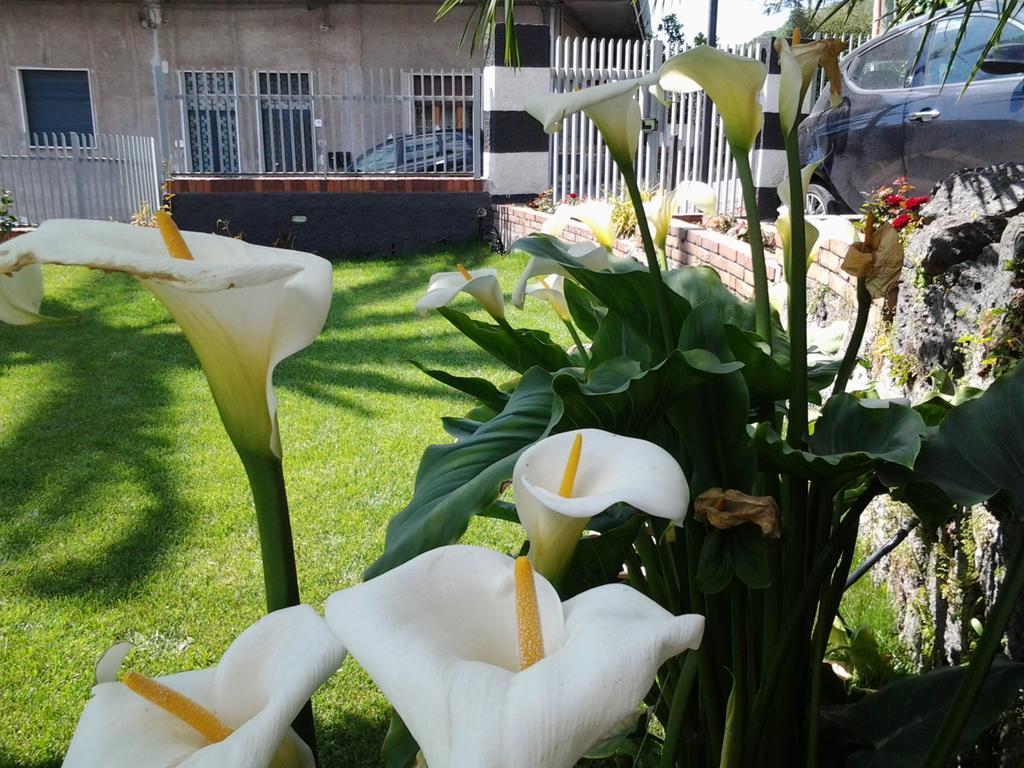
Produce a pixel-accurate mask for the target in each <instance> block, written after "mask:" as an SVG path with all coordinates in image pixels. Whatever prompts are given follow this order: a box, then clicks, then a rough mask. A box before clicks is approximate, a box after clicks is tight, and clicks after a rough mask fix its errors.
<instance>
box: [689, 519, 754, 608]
mask: <svg viewBox="0 0 1024 768" xmlns="http://www.w3.org/2000/svg"><path fill="white" fill-rule="evenodd" d="M733 576H735V577H736V578H738V579H739V580H740V581H742V582H743V583H744V584H746V585H747V586H748V587H751V588H752V589H767V588H768V587H770V586H771V583H772V575H771V569H770V568H769V566H768V544H767V542H766V541H765V540H764V536H762V535H761V529H760V528H758V527H757V526H756V525H754V524H753V523H744V524H743V525H739V526H737V527H735V528H730V529H728V530H719V529H717V528H712V529H711V530H710V531H709V532H708V535H707V536H705V537H704V541H703V543H702V544H701V548H700V558H699V559H698V562H697V588H698V589H700V590H701V591H702V592H704V593H705V594H709V595H717V594H718V593H719V592H722V591H723V590H724V589H725V588H726V587H728V586H729V584H730V583H731V582H732V578H733Z"/></svg>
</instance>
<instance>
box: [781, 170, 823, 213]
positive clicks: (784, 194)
mask: <svg viewBox="0 0 1024 768" xmlns="http://www.w3.org/2000/svg"><path fill="white" fill-rule="evenodd" d="M819 165H821V161H820V160H815V161H814V162H813V163H808V164H807V165H805V166H804V167H803V168H801V169H800V188H801V189H802V190H803V194H802V196H801V201H803V200H804V199H805V198H806V197H807V189H808V188H809V187H810V184H811V179H813V178H814V172H815V171H816V170H818V166H819ZM775 191H776V192H777V193H778V195H779V198H780V199H781V200H782V204H783V205H785V206H787V207H788V206H791V205H793V198H792V196H791V195H790V193H789V175H788V174H787V175H786V176H785V177H784V178H783V179H782V181H780V182H779V184H778V186H776V187H775Z"/></svg>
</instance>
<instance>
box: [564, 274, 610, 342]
mask: <svg viewBox="0 0 1024 768" xmlns="http://www.w3.org/2000/svg"><path fill="white" fill-rule="evenodd" d="M563 285H564V286H565V303H566V304H567V305H568V306H569V315H570V316H571V317H572V321H573V322H574V323H575V324H576V327H577V328H579V329H580V331H582V332H583V334H585V335H586V336H587V337H588V338H591V339H593V338H594V336H595V334H597V329H598V327H599V326H600V325H601V321H602V320H603V319H604V317H605V315H607V314H608V310H607V309H606V308H605V307H602V306H601V305H600V304H599V303H598V301H597V299H595V298H594V297H593V296H592V295H591V293H590V291H588V290H586V289H585V288H583V287H581V286H580V285H578V284H577V283H574V282H573V281H572V280H566V281H565V283H564V284H563Z"/></svg>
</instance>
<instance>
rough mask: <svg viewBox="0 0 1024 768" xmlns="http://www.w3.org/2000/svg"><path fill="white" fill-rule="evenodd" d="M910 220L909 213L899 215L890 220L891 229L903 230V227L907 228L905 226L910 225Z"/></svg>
mask: <svg viewBox="0 0 1024 768" xmlns="http://www.w3.org/2000/svg"><path fill="white" fill-rule="evenodd" d="M910 218H911V216H910V214H909V213H901V214H900V215H899V216H897V217H896V218H895V219H893V220H892V228H893V229H903V228H904V227H905V226H907V224H909V223H910Z"/></svg>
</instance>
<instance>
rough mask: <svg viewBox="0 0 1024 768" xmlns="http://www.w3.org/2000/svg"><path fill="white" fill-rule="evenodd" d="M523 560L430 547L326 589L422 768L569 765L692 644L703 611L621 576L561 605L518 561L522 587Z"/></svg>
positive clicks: (344, 633)
mask: <svg viewBox="0 0 1024 768" xmlns="http://www.w3.org/2000/svg"><path fill="white" fill-rule="evenodd" d="M521 564H525V563H522V562H521V561H520V562H517V561H513V560H512V559H511V558H509V557H506V556H504V555H502V554H499V553H497V552H492V551H490V550H486V549H481V548H478V547H467V546H459V545H455V546H448V547H441V548H438V549H434V550H431V551H429V552H426V553H424V554H422V555H420V556H419V557H416V558H415V559H413V560H410V561H409V562H407V563H405V564H404V565H401V566H399V567H397V568H395V569H394V570H391V571H389V572H387V573H385V574H383V575H381V576H378V577H376V578H374V579H371V580H370V581H367V582H365V583H363V584H359V585H357V586H354V587H352V588H350V589H345V590H342V591H340V592H336V593H335V594H333V595H331V597H330V598H328V600H327V622H328V624H330V625H331V628H332V629H334V631H335V632H336V633H337V635H338V637H339V638H341V641H342V642H343V643H344V644H345V646H346V647H347V648H348V649H349V652H350V653H351V654H352V656H353V658H355V659H356V661H358V662H359V664H360V665H361V666H362V667H363V669H365V670H366V671H367V673H368V674H369V675H370V677H372V678H373V680H374V682H375V683H376V684H377V686H378V687H379V688H380V689H381V691H382V692H383V693H384V695H385V696H386V697H387V698H388V700H389V701H390V702H391V704H392V705H393V706H394V707H395V709H396V710H397V712H398V714H399V716H401V718H402V720H403V722H404V723H405V724H406V726H408V728H409V731H410V733H411V734H412V736H413V737H414V738H415V739H416V742H417V743H418V744H419V746H420V748H421V750H422V752H423V756H424V758H425V759H426V763H427V765H429V766H430V767H431V768H481V767H482V766H486V767H487V768H522V767H523V766H530V768H571V767H572V766H573V765H574V764H575V763H576V761H577V760H578V759H579V758H581V757H582V756H583V755H584V754H585V753H586V752H587V751H588V750H589V749H590V747H592V746H593V745H594V744H597V743H598V742H600V741H601V740H602V739H603V738H604V737H605V736H607V735H608V733H609V732H610V731H612V730H613V729H614V728H616V727H617V726H619V724H620V723H621V722H622V721H623V720H625V719H626V718H627V717H628V716H630V715H631V714H634V713H635V709H636V707H637V705H638V704H639V703H640V702H641V701H642V700H643V697H644V695H645V694H646V693H647V691H648V690H649V689H650V685H651V683H652V681H653V680H654V675H655V673H656V672H657V669H658V667H659V666H660V665H661V664H662V663H663V662H664V661H665V660H667V659H669V658H671V657H673V656H675V655H677V654H679V653H681V652H682V651H684V650H687V649H692V648H696V647H697V646H698V645H699V643H700V639H701V635H702V633H703V627H704V619H703V617H701V616H693V615H690V616H672V615H671V614H670V613H668V612H667V611H666V610H665V609H663V608H662V607H661V606H659V605H657V604H656V603H655V602H653V601H652V600H651V599H650V598H648V597H646V596H645V595H643V594H641V593H640V592H638V591H636V590H634V589H632V588H630V587H628V586H626V585H622V584H612V585H606V586H602V587H597V588H596V589H591V590H589V591H587V592H584V593H582V594H580V595H578V596H576V597H574V598H572V599H571V600H568V601H566V602H565V603H562V602H560V600H559V598H558V594H557V593H556V592H555V590H554V588H553V587H552V586H551V584H549V583H548V582H547V581H546V580H544V579H543V578H542V577H540V576H539V575H536V574H534V573H533V572H532V571H531V570H530V569H529V568H527V569H526V575H525V577H524V578H525V579H526V581H525V583H523V584H522V586H521V582H520V579H519V578H517V577H519V576H520V574H521V573H522V571H521V569H520V568H519V566H520V565H521ZM531 587H532V589H531ZM523 592H530V593H531V594H529V595H528V596H527V599H530V598H532V599H533V600H532V602H533V606H532V611H531V612H530V613H531V615H530V616H528V617H527V618H529V619H531V620H532V621H531V622H530V625H529V629H530V630H531V631H526V632H524V630H523V626H524V612H523V611H522V610H521V609H522V605H523ZM527 649H529V650H530V651H531V653H530V654H527V653H526V651H527Z"/></svg>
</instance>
